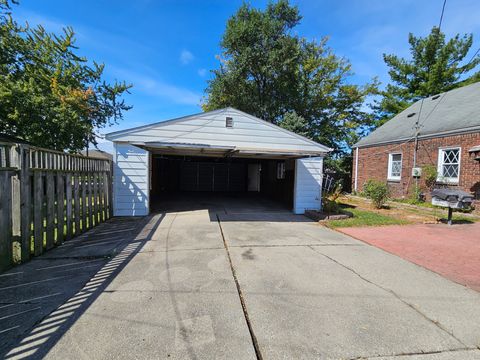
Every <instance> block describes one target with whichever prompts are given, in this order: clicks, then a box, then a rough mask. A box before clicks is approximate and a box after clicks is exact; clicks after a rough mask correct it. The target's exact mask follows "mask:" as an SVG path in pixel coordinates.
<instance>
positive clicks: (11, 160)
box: [0, 142, 112, 271]
mask: <svg viewBox="0 0 480 360" xmlns="http://www.w3.org/2000/svg"><path fill="white" fill-rule="evenodd" d="M111 183H112V166H111V162H110V161H109V160H103V159H95V158H88V157H84V156H81V155H71V154H65V153H62V152H57V151H52V150H48V149H42V148H37V147H33V146H29V145H25V144H15V143H7V142H0V271H3V270H5V269H7V268H9V267H10V266H12V265H14V264H17V263H20V262H25V261H28V260H29V259H30V258H31V257H32V256H38V255H41V254H42V253H44V252H45V251H48V250H50V249H51V248H53V247H54V246H57V245H60V244H61V243H62V242H63V241H65V240H69V239H71V238H72V237H74V236H77V235H79V234H81V233H83V232H85V231H86V230H88V229H91V228H92V227H94V226H96V225H97V224H99V223H101V222H103V221H105V220H107V219H108V218H110V217H111V216H112V187H111Z"/></svg>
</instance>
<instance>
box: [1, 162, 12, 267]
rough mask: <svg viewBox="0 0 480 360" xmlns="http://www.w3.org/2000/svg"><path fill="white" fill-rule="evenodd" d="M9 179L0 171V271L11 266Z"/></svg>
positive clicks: (5, 171) (8, 176) (5, 173)
mask: <svg viewBox="0 0 480 360" xmlns="http://www.w3.org/2000/svg"><path fill="white" fill-rule="evenodd" d="M11 184H12V182H11V179H10V174H9V171H8V170H4V171H0V271H1V270H5V269H7V268H8V267H10V266H11V264H12V253H13V252H12V222H11V211H12V209H11V205H12V204H11V193H12V192H11Z"/></svg>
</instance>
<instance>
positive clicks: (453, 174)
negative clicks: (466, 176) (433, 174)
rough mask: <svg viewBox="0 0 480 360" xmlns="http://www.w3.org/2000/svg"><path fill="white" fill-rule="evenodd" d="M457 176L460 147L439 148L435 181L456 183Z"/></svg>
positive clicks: (458, 174)
mask: <svg viewBox="0 0 480 360" xmlns="http://www.w3.org/2000/svg"><path fill="white" fill-rule="evenodd" d="M459 176H460V148H449V149H439V150H438V177H437V181H440V182H445V183H454V184H457V183H458V178H459Z"/></svg>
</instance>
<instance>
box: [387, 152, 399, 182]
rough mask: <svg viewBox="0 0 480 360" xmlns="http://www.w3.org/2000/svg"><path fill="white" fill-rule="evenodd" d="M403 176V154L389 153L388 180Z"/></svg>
mask: <svg viewBox="0 0 480 360" xmlns="http://www.w3.org/2000/svg"><path fill="white" fill-rule="evenodd" d="M401 177H402V154H388V180H400V178H401Z"/></svg>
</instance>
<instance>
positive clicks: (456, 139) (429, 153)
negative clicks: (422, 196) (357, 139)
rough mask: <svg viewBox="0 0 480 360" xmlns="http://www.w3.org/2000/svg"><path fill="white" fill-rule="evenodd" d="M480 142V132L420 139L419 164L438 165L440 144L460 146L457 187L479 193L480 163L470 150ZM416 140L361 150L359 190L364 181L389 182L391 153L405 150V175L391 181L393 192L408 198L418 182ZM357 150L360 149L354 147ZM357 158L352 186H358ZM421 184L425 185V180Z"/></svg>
mask: <svg viewBox="0 0 480 360" xmlns="http://www.w3.org/2000/svg"><path fill="white" fill-rule="evenodd" d="M478 145H480V132H477V133H471V134H464V135H455V136H448V137H441V138H434V139H426V140H419V142H418V152H417V166H418V167H422V166H424V165H433V166H435V167H437V160H438V149H439V148H441V147H449V146H459V147H461V161H460V179H459V184H458V186H455V187H457V188H460V189H463V190H465V191H468V192H473V193H476V195H477V198H478V196H479V195H480V162H479V161H476V160H474V154H471V153H469V152H468V150H470V149H471V148H472V147H474V146H478ZM413 149H414V142H413V141H410V142H408V143H405V144H390V145H382V146H372V147H365V148H360V149H359V154H358V174H357V190H358V191H361V190H362V188H363V184H365V182H366V181H367V180H369V179H376V180H379V181H385V182H386V181H387V171H388V154H389V153H402V176H401V180H400V181H388V184H389V187H390V190H391V191H392V195H393V196H395V197H407V196H408V195H409V194H410V193H411V191H412V188H413V186H414V184H415V179H414V178H413V177H412V176H411V173H412V167H413ZM355 151H357V150H355ZM355 159H356V153H355V152H354V154H353V174H352V188H353V189H355V187H354V186H355V171H356V168H355ZM419 184H420V186H421V187H423V185H424V184H423V179H422V178H420V180H419Z"/></svg>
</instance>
